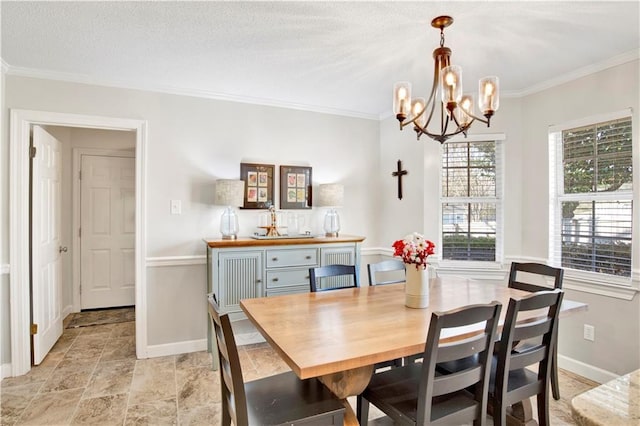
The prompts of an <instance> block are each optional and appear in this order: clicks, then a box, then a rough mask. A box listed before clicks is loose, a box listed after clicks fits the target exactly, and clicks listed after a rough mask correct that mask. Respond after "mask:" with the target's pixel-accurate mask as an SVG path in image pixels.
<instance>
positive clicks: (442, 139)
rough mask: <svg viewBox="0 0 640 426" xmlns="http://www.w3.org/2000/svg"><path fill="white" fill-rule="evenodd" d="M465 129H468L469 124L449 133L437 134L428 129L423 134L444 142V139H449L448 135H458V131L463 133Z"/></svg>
mask: <svg viewBox="0 0 640 426" xmlns="http://www.w3.org/2000/svg"><path fill="white" fill-rule="evenodd" d="M467 130H469V126H466V127H464V128H461V129H457V130H456V131H455V132H453V133H449V134H442V135H439V134H437V133H431V132H429V131H425V132H424V134H425V135H427V136H429V137H430V138H431V139H435V140H437V141H438V142H440V143H445V142H446V140H447V139H449V138H450V137H452V136H455V135H459V134H460V133H464V132H466V131H467Z"/></svg>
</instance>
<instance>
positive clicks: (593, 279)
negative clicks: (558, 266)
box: [563, 269, 640, 300]
mask: <svg viewBox="0 0 640 426" xmlns="http://www.w3.org/2000/svg"><path fill="white" fill-rule="evenodd" d="M639 275H640V274H639V273H638V272H637V271H634V272H633V273H632V276H633V278H632V279H631V280H630V281H629V280H622V279H619V278H617V277H608V276H605V275H601V274H594V273H588V272H581V271H575V270H568V269H565V271H564V278H563V288H565V289H568V290H575V291H581V292H584V293H591V294H597V295H600V296H606V297H613V298H616V299H622V300H632V299H633V298H634V297H635V295H636V293H638V292H640V285H639V284H640V283H639V281H640V279H639V278H640V277H639Z"/></svg>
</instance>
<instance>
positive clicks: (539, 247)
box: [507, 60, 640, 374]
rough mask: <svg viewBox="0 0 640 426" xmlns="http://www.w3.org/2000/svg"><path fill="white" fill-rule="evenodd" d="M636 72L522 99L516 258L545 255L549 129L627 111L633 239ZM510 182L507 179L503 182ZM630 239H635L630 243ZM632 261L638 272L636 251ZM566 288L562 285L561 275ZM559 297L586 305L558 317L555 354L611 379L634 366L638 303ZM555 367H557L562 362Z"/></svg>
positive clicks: (637, 171)
mask: <svg viewBox="0 0 640 426" xmlns="http://www.w3.org/2000/svg"><path fill="white" fill-rule="evenodd" d="M639 76H640V69H639V61H637V60H636V61H634V62H630V63H626V64H623V65H619V66H616V67H613V68H609V69H607V70H604V71H601V72H598V73H595V74H592V75H589V76H587V77H583V78H580V79H577V80H574V81H571V82H569V83H566V84H563V85H561V86H557V87H553V88H551V89H548V90H545V91H542V92H539V93H536V94H534V95H530V96H527V97H525V98H523V99H522V115H523V147H522V156H521V159H520V168H521V169H522V174H523V175H522V179H521V181H520V182H521V191H522V194H523V197H522V224H523V226H522V254H523V255H525V256H529V257H531V258H534V259H541V260H542V261H544V260H546V259H547V256H548V216H549V212H548V209H549V203H548V196H549V179H548V176H549V174H548V173H549V167H548V162H549V160H548V128H549V126H551V125H556V124H562V123H565V122H569V121H572V120H576V119H580V118H584V117H590V116H593V115H597V114H604V113H609V112H615V111H620V110H623V109H625V108H632V110H633V118H632V123H633V156H634V182H633V186H634V188H635V191H636V192H635V194H636V197H635V198H634V212H635V222H634V224H633V227H634V234H635V235H636V237H638V235H640V208H638V202H639V200H638V198H637V194H638V188H640V167H638V166H639V165H640V161H639V158H640V116H639V114H638V111H639V110H640V97H639V93H640V83H639V79H640V78H639ZM507 179H509V177H507ZM636 241H640V239H639V238H636ZM634 249H635V252H634V256H633V260H634V268H635V271H636V272H635V273H636V274H637V271H638V268H639V265H638V263H639V259H640V251H639V249H640V247H635V248H634ZM564 281H565V286H566V284H567V282H568V280H567V278H566V277H565V280H564ZM566 297H567V298H569V299H572V300H577V301H580V302H585V303H588V304H589V311H588V312H586V313H582V314H579V315H573V316H570V317H567V318H564V319H563V320H562V321H561V323H560V324H561V326H560V340H559V348H560V350H559V354H560V355H564V356H566V357H569V358H571V359H574V360H577V361H580V362H583V363H586V364H589V365H592V366H595V367H598V368H600V369H603V370H605V371H607V372H611V373H615V374H626V373H628V372H630V371H632V370H635V369H637V368H640V297H639V295H638V293H636V295H635V297H634V299H633V300H631V301H625V300H621V299H615V298H611V297H607V296H599V295H593V294H588V293H584V292H581V291H567V294H566ZM584 324H590V325H594V326H595V329H596V339H595V342H589V341H587V340H584V339H583V325H584ZM561 365H562V363H561Z"/></svg>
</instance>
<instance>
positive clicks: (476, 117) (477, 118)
mask: <svg viewBox="0 0 640 426" xmlns="http://www.w3.org/2000/svg"><path fill="white" fill-rule="evenodd" d="M464 113H465V114H467V115H468V116H469V117H471V118H472V119H473V120H472V121H471V122H472V123H473V122H474V121H475V120H478V121H479V122H481V123H484V124H489V119H486V120H485V119H484V118H480V117H478V116H476V115H474V114H471V113H468V112H466V111H465V112H464Z"/></svg>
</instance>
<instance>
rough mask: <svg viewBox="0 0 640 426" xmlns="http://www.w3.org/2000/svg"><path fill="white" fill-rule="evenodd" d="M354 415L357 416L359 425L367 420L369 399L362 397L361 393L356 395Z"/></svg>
mask: <svg viewBox="0 0 640 426" xmlns="http://www.w3.org/2000/svg"><path fill="white" fill-rule="evenodd" d="M356 415H357V416H358V423H359V424H360V426H363V425H366V424H367V423H368V422H369V401H367V400H366V399H364V398H363V397H362V395H358V396H357V397H356Z"/></svg>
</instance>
